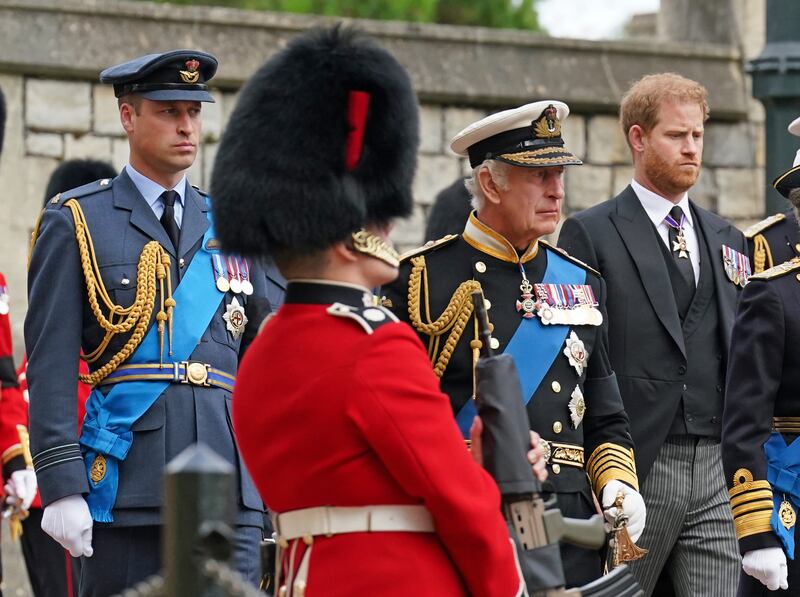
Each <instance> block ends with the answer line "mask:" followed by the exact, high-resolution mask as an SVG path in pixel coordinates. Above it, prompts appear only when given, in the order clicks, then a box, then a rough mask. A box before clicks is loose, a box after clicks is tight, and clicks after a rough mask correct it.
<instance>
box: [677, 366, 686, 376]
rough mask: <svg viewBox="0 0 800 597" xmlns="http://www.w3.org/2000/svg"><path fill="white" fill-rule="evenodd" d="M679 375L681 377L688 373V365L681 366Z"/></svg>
mask: <svg viewBox="0 0 800 597" xmlns="http://www.w3.org/2000/svg"><path fill="white" fill-rule="evenodd" d="M678 373H679V374H680V375H683V374H684V373H686V365H681V366H680V367H678Z"/></svg>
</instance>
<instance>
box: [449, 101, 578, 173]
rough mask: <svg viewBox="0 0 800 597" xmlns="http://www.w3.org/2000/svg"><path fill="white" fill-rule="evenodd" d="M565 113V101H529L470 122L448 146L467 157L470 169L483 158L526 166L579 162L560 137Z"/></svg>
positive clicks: (537, 166)
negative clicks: (517, 106)
mask: <svg viewBox="0 0 800 597" xmlns="http://www.w3.org/2000/svg"><path fill="white" fill-rule="evenodd" d="M567 116H569V106H567V104H565V103H564V102H559V101H557V100H541V101H538V102H532V103H530V104H525V105H524V106H520V107H519V108H513V109H511V110H503V111H502V112H497V113H495V114H490V115H489V116H487V117H486V118H482V119H481V120H479V121H478V122H474V123H472V124H471V125H469V126H468V127H466V128H465V129H464V130H462V131H461V132H460V133H458V134H457V135H456V136H455V137H453V139H452V141H450V148H451V149H452V150H453V151H454V152H455V153H456V154H458V155H460V156H464V157H467V156H468V157H469V160H470V164H471V166H472V167H473V168H474V167H476V166H477V165H479V164H481V163H482V162H483V161H484V160H486V159H494V160H499V161H501V162H506V163H509V164H512V165H515V166H524V167H528V168H541V167H545V166H567V165H580V164H582V162H581V160H580V159H579V158H578V157H577V156H575V155H573V154H572V153H571V152H569V151H568V150H567V149H566V148H564V140H563V139H562V138H561V126H562V123H563V122H564V121H565V120H566V118H567Z"/></svg>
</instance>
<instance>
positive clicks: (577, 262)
mask: <svg viewBox="0 0 800 597" xmlns="http://www.w3.org/2000/svg"><path fill="white" fill-rule="evenodd" d="M539 242H540V243H541V244H542V245H544V246H545V247H547V248H548V249H550V250H551V251H558V253H559V254H560V255H562V256H563V257H566V258H567V259H569V260H570V261H571V262H572V263H574V264H575V265H579V266H581V267H582V268H583V269H585V270H586V271H589V272H592V273H593V274H594V275H595V276H597V277H598V278H602V277H603V276H602V274H601V273H600V272H598V271H597V270H596V269H594V268H593V267H592V266H591V265H589V264H588V263H584V262H583V261H581V260H580V259H578V258H577V257H573V256H572V255H570V254H569V253H567V252H566V251H565V250H564V249H562V248H561V247H554V246H553V245H551V244H550V243H549V242H547V241H544V240H541V239H539Z"/></svg>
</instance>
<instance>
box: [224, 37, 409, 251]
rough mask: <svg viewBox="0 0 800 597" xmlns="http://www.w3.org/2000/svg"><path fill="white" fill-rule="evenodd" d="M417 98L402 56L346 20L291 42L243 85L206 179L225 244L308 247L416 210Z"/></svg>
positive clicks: (259, 247)
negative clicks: (413, 187)
mask: <svg viewBox="0 0 800 597" xmlns="http://www.w3.org/2000/svg"><path fill="white" fill-rule="evenodd" d="M418 138H419V133H418V113H417V100H416V96H415V93H414V90H413V88H412V87H411V82H410V81H409V78H408V74H407V73H406V71H405V70H404V69H403V67H402V66H400V64H399V63H398V62H397V60H396V59H395V58H394V57H393V56H392V55H391V54H390V53H389V52H387V51H386V50H384V49H382V48H380V47H379V46H378V45H377V44H376V43H375V42H374V41H373V40H371V39H370V38H369V37H367V36H366V35H364V34H363V33H361V32H359V31H357V30H354V29H352V28H347V27H343V26H338V25H337V26H335V27H332V28H326V29H313V30H310V31H308V32H306V33H303V34H301V35H298V36H297V37H295V38H293V39H292V40H291V41H290V42H289V43H288V45H287V47H286V48H285V49H284V50H282V51H281V52H279V53H278V54H276V55H275V56H273V57H272V58H271V59H270V60H268V61H267V62H266V64H264V65H263V66H262V67H261V68H260V69H259V70H258V71H257V72H256V73H255V74H254V75H253V77H252V78H251V79H250V81H249V82H248V83H247V84H246V85H245V86H244V88H243V89H242V91H241V93H240V96H239V99H238V102H237V105H236V108H235V109H234V110H233V113H232V114H231V118H230V121H229V122H228V125H227V127H226V130H225V133H224V134H223V136H222V140H221V142H220V146H219V150H218V152H217V156H216V160H215V162H214V172H213V176H212V181H211V197H212V206H213V211H214V218H215V227H216V231H217V235H218V236H219V238H220V241H221V242H222V245H223V247H224V249H225V250H227V251H234V252H237V253H241V254H243V255H252V256H257V255H265V254H269V253H272V252H273V251H291V252H294V253H296V254H308V253H311V252H314V251H317V250H320V249H324V248H327V247H329V246H330V245H332V244H333V243H335V242H338V241H341V240H344V239H345V238H347V237H348V236H349V235H350V234H351V233H352V232H354V231H356V230H358V229H360V228H362V227H363V226H365V225H366V224H370V223H384V222H388V221H389V220H391V219H392V218H395V217H403V216H407V215H409V214H410V212H411V207H412V193H411V182H412V179H413V177H414V170H415V165H416V153H417V145H418Z"/></svg>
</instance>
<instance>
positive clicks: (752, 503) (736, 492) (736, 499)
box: [728, 468, 774, 539]
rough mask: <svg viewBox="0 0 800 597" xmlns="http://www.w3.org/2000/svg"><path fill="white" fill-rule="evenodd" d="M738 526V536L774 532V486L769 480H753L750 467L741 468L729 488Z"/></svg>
mask: <svg viewBox="0 0 800 597" xmlns="http://www.w3.org/2000/svg"><path fill="white" fill-rule="evenodd" d="M728 496H729V497H730V500H731V510H732V512H733V522H734V525H735V527H736V537H738V538H739V539H743V538H744V537H749V536H750V535H758V534H759V533H770V532H772V526H771V525H770V520H771V519H772V510H773V509H774V505H773V502H772V497H773V496H772V487H771V486H770V484H769V482H768V481H765V480H759V481H754V480H753V473H752V472H750V470H749V469H746V468H740V469H738V470H737V471H736V472H735V473H734V475H733V486H732V487H731V488H730V489H729V490H728Z"/></svg>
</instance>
